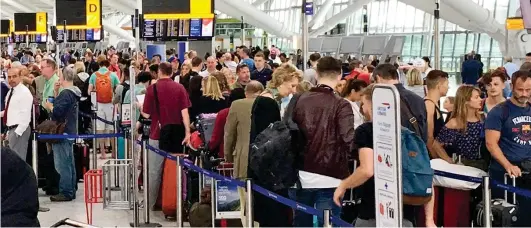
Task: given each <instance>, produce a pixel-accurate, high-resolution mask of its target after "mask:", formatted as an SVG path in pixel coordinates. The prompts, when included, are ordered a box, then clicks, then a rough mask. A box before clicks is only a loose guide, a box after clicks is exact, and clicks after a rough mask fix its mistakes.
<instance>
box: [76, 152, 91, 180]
mask: <svg viewBox="0 0 531 228" xmlns="http://www.w3.org/2000/svg"><path fill="white" fill-rule="evenodd" d="M73 148H74V161H75V164H76V176H77V180H83V176H84V175H85V173H86V172H87V171H89V169H90V166H89V165H90V164H89V163H90V158H89V149H88V146H87V145H86V144H78V143H75V144H74V146H73Z"/></svg>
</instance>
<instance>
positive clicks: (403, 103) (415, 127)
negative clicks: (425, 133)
mask: <svg viewBox="0 0 531 228" xmlns="http://www.w3.org/2000/svg"><path fill="white" fill-rule="evenodd" d="M400 106H401V107H402V110H404V112H403V113H404V114H405V116H406V117H407V119H408V122H409V123H410V124H411V126H413V130H414V131H415V133H416V134H417V135H418V136H422V134H421V133H420V127H419V123H418V121H417V118H416V117H415V116H413V112H412V111H411V107H410V106H409V104H408V103H407V102H406V101H405V100H404V98H402V97H400Z"/></svg>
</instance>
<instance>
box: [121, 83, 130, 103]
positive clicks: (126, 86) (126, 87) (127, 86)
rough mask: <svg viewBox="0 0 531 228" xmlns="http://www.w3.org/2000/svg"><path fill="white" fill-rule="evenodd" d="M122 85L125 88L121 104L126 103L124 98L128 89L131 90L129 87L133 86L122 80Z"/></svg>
mask: <svg viewBox="0 0 531 228" xmlns="http://www.w3.org/2000/svg"><path fill="white" fill-rule="evenodd" d="M120 85H122V87H123V89H122V101H121V102H120V104H123V103H124V99H125V93H127V91H129V89H130V88H131V85H129V84H127V83H125V82H122V84H120Z"/></svg>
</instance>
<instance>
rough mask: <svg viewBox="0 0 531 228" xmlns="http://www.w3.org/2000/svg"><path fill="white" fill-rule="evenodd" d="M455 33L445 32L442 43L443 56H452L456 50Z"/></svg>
mask: <svg viewBox="0 0 531 228" xmlns="http://www.w3.org/2000/svg"><path fill="white" fill-rule="evenodd" d="M454 38H455V34H443V43H442V45H441V56H452V55H453V51H454Z"/></svg>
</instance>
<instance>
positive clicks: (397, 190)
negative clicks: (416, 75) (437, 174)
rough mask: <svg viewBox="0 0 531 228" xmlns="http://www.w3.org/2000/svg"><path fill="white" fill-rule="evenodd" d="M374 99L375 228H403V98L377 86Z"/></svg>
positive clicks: (395, 91)
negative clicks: (401, 146) (401, 109)
mask: <svg viewBox="0 0 531 228" xmlns="http://www.w3.org/2000/svg"><path fill="white" fill-rule="evenodd" d="M372 97H373V100H372V119H373V121H372V122H373V140H374V189H375V206H376V226H377V227H402V172H401V168H402V165H401V153H400V151H401V150H400V145H401V143H400V140H401V137H400V135H401V134H400V132H401V127H402V125H401V122H400V95H399V94H398V90H397V89H396V87H395V86H393V85H383V84H377V85H376V86H375V87H374V91H373V96H372Z"/></svg>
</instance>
